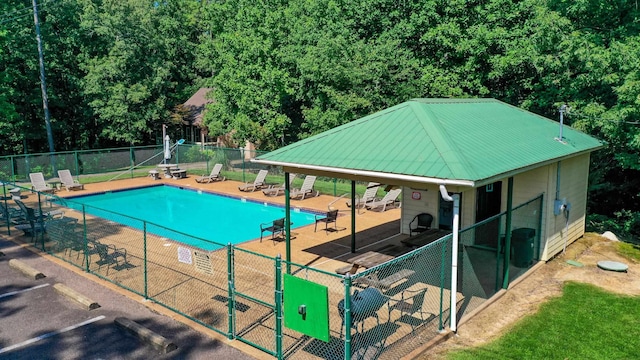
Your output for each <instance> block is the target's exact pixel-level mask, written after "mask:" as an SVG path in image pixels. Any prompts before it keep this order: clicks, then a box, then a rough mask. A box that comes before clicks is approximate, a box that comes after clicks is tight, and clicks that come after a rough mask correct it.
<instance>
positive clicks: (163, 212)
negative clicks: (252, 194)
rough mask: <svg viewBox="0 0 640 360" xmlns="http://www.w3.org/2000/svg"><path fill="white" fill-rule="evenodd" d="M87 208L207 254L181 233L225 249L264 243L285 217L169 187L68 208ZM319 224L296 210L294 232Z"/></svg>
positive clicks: (255, 205) (89, 199)
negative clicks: (269, 227) (267, 228)
mask: <svg viewBox="0 0 640 360" xmlns="http://www.w3.org/2000/svg"><path fill="white" fill-rule="evenodd" d="M81 204H84V205H86V206H85V211H86V212H87V213H88V214H91V215H94V216H97V217H101V218H104V219H107V220H111V221H114V222H117V223H121V224H124V225H127V226H131V227H134V228H137V229H140V230H142V228H143V223H142V221H140V220H144V221H146V222H148V223H151V224H147V231H148V232H151V233H153V234H157V235H160V236H163V237H167V238H171V239H173V240H176V241H179V242H182V243H185V244H188V245H193V246H197V247H200V248H204V249H207V250H212V249H214V248H216V246H214V244H207V243H204V242H202V241H200V240H198V239H194V238H192V237H190V236H184V235H182V234H178V233H176V232H179V233H184V234H188V235H191V236H193V237H197V238H201V239H205V240H209V241H213V242H216V243H218V244H223V245H225V244H228V243H232V244H238V243H241V242H244V241H247V240H252V239H255V238H259V237H260V224H261V223H269V222H272V221H273V220H276V219H279V218H283V217H284V216H285V214H284V212H285V209H284V207H282V206H278V205H273V204H269V203H260V202H256V201H251V200H246V199H240V198H235V197H230V196H223V195H216V194H211V193H206V192H202V191H196V190H192V189H184V188H179V187H174V186H166V185H162V186H152V187H146V188H141V189H133V190H123V191H114V192H106V193H103V194H98V195H86V196H79V197H73V198H69V201H68V202H65V205H66V206H68V207H71V208H74V209H76V210H80V209H81V208H82V206H81ZM114 212H115V213H114ZM119 214H120V215H119ZM122 215H125V216H122ZM132 218H134V219H132ZM136 219H139V220H136ZM314 221H315V217H314V213H311V212H307V211H301V210H299V209H295V210H294V209H292V210H291V222H292V225H291V228H292V229H293V228H297V227H301V226H305V225H309V224H312V223H314ZM156 225H159V226H156ZM167 228H168V229H170V230H167ZM171 230H174V231H171ZM270 235H271V234H270V233H266V232H265V236H270Z"/></svg>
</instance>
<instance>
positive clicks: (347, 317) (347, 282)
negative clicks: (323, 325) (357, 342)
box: [340, 273, 351, 360]
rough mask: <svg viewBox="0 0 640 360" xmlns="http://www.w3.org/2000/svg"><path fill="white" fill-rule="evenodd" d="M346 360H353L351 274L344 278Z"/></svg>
mask: <svg viewBox="0 0 640 360" xmlns="http://www.w3.org/2000/svg"><path fill="white" fill-rule="evenodd" d="M343 310H344V323H343V324H341V325H340V326H344V327H345V331H344V360H351V274H350V273H347V275H346V276H345V278H344V309H343Z"/></svg>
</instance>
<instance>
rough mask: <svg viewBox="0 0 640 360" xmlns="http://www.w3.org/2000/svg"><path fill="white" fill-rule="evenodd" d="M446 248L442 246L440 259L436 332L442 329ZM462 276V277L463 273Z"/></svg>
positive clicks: (444, 245)
mask: <svg viewBox="0 0 640 360" xmlns="http://www.w3.org/2000/svg"><path fill="white" fill-rule="evenodd" d="M451 240H452V241H453V238H451ZM447 243H448V242H447ZM447 248H448V246H447V245H446V244H442V258H441V259H440V315H439V318H440V320H439V323H438V331H442V329H444V326H443V324H442V308H443V301H444V275H445V274H444V269H445V268H446V266H445V264H446V263H447ZM462 276H464V273H463V274H462ZM463 281H464V280H463Z"/></svg>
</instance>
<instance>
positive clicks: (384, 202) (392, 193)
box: [366, 189, 402, 211]
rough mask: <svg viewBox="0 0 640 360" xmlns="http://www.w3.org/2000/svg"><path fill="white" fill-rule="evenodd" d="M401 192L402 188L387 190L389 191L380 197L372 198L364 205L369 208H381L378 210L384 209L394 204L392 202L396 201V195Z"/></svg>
mask: <svg viewBox="0 0 640 360" xmlns="http://www.w3.org/2000/svg"><path fill="white" fill-rule="evenodd" d="M401 192H402V189H393V190H389V192H388V193H387V194H386V195H385V196H384V197H383V198H382V199H380V200H374V201H372V202H370V203H368V204H367V205H366V207H367V209H369V210H373V209H379V208H381V210H380V211H386V210H387V206H393V205H394V203H395V202H396V199H398V196H400V193H401Z"/></svg>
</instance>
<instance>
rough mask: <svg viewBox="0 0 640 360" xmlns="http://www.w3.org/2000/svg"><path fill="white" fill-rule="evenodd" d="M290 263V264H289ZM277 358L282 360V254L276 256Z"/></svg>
mask: <svg viewBox="0 0 640 360" xmlns="http://www.w3.org/2000/svg"><path fill="white" fill-rule="evenodd" d="M287 263H288V262H287ZM275 265H276V279H275V280H276V289H275V300H276V308H275V312H276V314H275V315H276V358H277V359H282V358H283V354H282V300H283V299H282V257H281V255H280V254H278V256H276V263H275Z"/></svg>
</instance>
